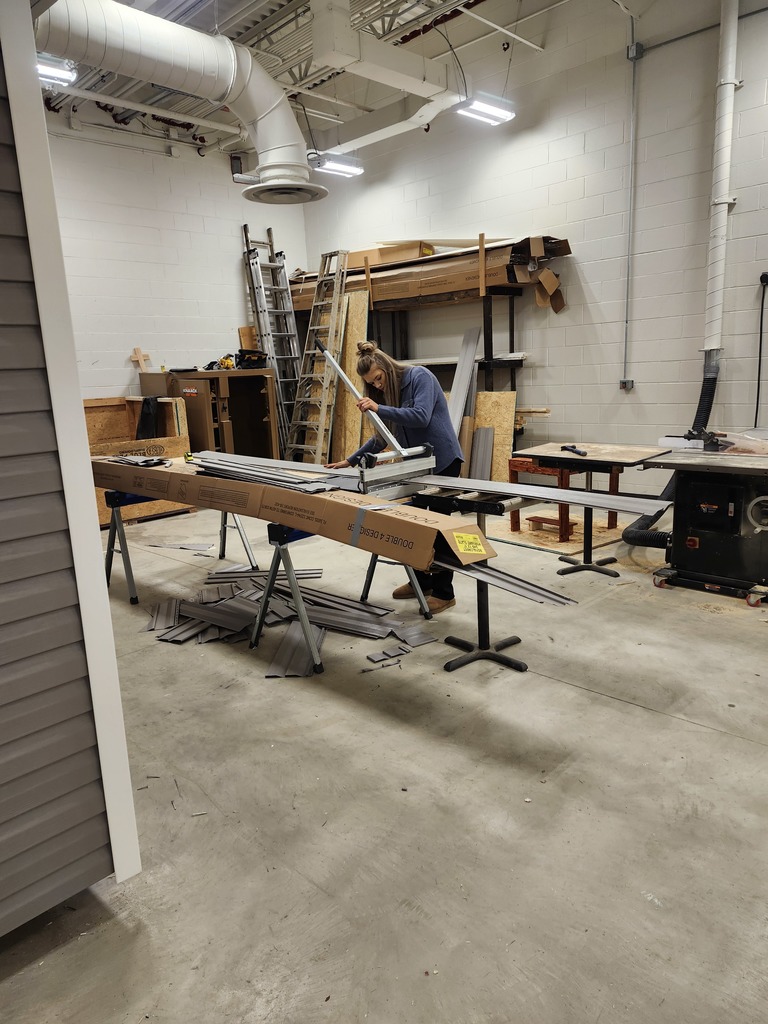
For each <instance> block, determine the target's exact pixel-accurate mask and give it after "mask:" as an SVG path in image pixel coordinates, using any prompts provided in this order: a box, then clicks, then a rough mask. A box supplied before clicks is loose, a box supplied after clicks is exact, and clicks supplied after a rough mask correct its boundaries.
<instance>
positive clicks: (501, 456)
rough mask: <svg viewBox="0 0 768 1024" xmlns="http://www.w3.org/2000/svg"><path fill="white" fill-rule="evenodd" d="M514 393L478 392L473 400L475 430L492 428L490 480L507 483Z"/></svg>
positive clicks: (512, 428)
mask: <svg viewBox="0 0 768 1024" xmlns="http://www.w3.org/2000/svg"><path fill="white" fill-rule="evenodd" d="M516 399H517V392H515V391H478V392H477V396H476V399H475V429H476V430H477V428H478V427H493V428H494V437H493V461H492V463H491V480H498V481H502V482H507V481H508V480H509V468H508V465H507V461H508V459H509V457H510V455H511V454H512V446H513V444H514V437H515V402H516Z"/></svg>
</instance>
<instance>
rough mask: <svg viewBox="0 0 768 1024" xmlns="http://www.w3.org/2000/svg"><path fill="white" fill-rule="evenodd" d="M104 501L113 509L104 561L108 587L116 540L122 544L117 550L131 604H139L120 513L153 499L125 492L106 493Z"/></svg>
mask: <svg viewBox="0 0 768 1024" xmlns="http://www.w3.org/2000/svg"><path fill="white" fill-rule="evenodd" d="M104 500H105V502H106V505H107V508H109V509H112V515H111V517H110V520H109V536H108V537H107V554H106V557H105V559H104V570H105V572H106V575H107V587H109V581H110V578H111V576H112V559H113V558H114V554H115V539H117V540H118V541H119V543H120V547H119V548H117V551H118V552H119V553H120V555H121V556H122V559H123V569H124V570H125V582H126V583H127V584H128V594H129V596H130V599H131V604H138V603H139V595H138V594H137V593H136V583H135V582H134V579H133V569H132V568H131V556H130V555H129V554H128V541H127V540H126V539H125V527H124V525H123V517H122V514H121V512H120V507H121V506H123V505H136V504H139V503H140V502H144V501H152V498H144V497H141V496H140V495H137V494H125V493H124V492H123V491H105V492H104Z"/></svg>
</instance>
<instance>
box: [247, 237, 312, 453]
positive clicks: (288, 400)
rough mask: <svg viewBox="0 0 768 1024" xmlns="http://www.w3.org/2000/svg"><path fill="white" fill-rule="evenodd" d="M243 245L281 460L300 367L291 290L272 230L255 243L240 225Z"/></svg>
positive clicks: (281, 253) (281, 254)
mask: <svg viewBox="0 0 768 1024" xmlns="http://www.w3.org/2000/svg"><path fill="white" fill-rule="evenodd" d="M243 243H244V246H245V248H244V251H243V262H244V264H245V276H246V280H247V282H248V293H249V295H250V298H251V307H252V309H253V318H254V321H255V325H256V331H257V333H258V336H259V344H260V346H261V348H262V349H263V351H264V352H266V355H267V365H268V366H269V368H270V369H271V370H272V372H273V373H274V375H275V391H276V394H277V400H278V401H277V408H278V421H277V425H278V438H279V442H280V454H281V456H282V455H283V453H284V452H285V448H286V444H287V441H288V431H289V426H290V423H291V419H292V417H293V406H294V403H295V401H296V388H297V385H298V383H299V370H300V367H301V348H300V346H299V336H298V331H297V328H296V316H295V314H294V311H293V300H292V299H291V286H290V283H289V281H288V274H287V272H286V269H285V253H283V252H275V244H274V239H273V236H272V228H267V240H266V241H265V242H255V241H253V240H252V239H251V237H250V234H249V231H248V225H247V224H243Z"/></svg>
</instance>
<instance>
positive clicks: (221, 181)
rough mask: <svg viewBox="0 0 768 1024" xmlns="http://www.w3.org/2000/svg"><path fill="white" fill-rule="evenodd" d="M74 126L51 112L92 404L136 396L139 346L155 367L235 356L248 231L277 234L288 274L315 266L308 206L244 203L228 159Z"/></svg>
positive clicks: (85, 387)
mask: <svg viewBox="0 0 768 1024" xmlns="http://www.w3.org/2000/svg"><path fill="white" fill-rule="evenodd" d="M65 123H66V122H64V121H62V119H61V118H60V117H58V116H56V117H51V116H50V115H49V139H50V146H51V159H52V163H53V171H54V182H55V189H56V201H57V205H58V209H59V216H60V221H61V232H62V240H63V245H64V259H65V266H66V274H67V283H68V287H69V294H70V303H71V309H72V318H73V325H74V331H75V340H76V346H77V353H78V363H79V376H80V383H81V387H82V393H83V397H84V398H100V397H110V396H119V395H128V394H134V395H137V394H138V393H139V385H138V376H137V370H136V364H135V363H132V362H131V359H130V354H131V351H132V349H133V348H134V347H135V346H139V347H141V349H142V350H143V351H144V352H146V353H148V354H149V355H150V356H151V360H152V363H151V369H159V368H160V366H161V364H165V365H166V366H167V367H169V368H170V367H173V366H177V367H192V366H204V365H206V364H207V363H209V362H211V361H212V360H214V359H218V358H219V357H220V356H222V355H225V354H226V353H230V352H232V353H233V352H235V351H236V350H237V347H238V344H239V342H238V335H237V328H238V327H241V326H243V325H244V324H248V323H251V322H252V321H251V316H250V307H249V303H248V295H247V290H246V282H245V276H244V270H243V257H242V253H243V241H242V226H243V224H248V226H249V230H250V233H251V237H252V238H253V239H260V240H261V239H265V238H266V229H267V227H271V228H272V229H273V233H274V239H275V245H276V247H277V248H278V249H283V250H284V251H285V253H286V265H287V267H288V269H289V272H290V271H291V270H293V269H294V268H296V267H298V266H300V267H303V268H305V267H306V248H305V242H304V212H303V208H302V207H300V206H299V207H295V206H294V207H269V206H264V205H260V204H257V203H251V202H248V201H246V200H245V199H243V198H242V189H243V186H242V185H236V184H235V183H234V182H233V181H232V176H231V173H230V165H229V158H228V157H225V156H222V155H220V154H210V155H208V156H206V157H200V156H198V155H197V153H196V152H195V151H194V150H193V149H189V148H186V149H185V148H181V147H178V148H179V149H180V151H181V155H180V156H179V157H177V158H174V157H170V156H166V155H164V154H163V153H161V152H157V151H151V150H147V149H136V148H127V147H126V146H125V145H122V144H121V145H119V146H118V145H115V143H114V141H113V140H112V137H111V136H107V135H106V133H105V132H103V130H102V134H103V135H104V136H105V138H104V141H100V142H96V141H88V140H86V139H83V138H80V137H75V138H72V137H66V136H65V135H63V132H62V129H63V126H64V125H65ZM94 132H95V130H93V131H92V134H93V133H94ZM80 134H82V133H80Z"/></svg>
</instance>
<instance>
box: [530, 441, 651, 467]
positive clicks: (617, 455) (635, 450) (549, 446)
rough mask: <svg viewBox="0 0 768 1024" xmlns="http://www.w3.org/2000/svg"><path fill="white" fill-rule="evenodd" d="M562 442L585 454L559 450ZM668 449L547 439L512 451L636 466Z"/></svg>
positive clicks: (533, 455) (550, 457) (641, 445)
mask: <svg viewBox="0 0 768 1024" xmlns="http://www.w3.org/2000/svg"><path fill="white" fill-rule="evenodd" d="M563 444H573V445H575V447H576V448H580V449H581V451H584V452H586V453H587V454H586V456H580V455H575V454H574V453H573V452H564V451H562V450H561V446H562V445H563ZM667 451H669V449H668V448H656V447H655V446H653V445H643V444H596V443H592V442H589V441H562V442H557V441H548V442H547V443H546V444H538V445H535V446H534V447H533V448H523V449H522V450H520V451H515V452H513V453H512V454H513V456H514V457H515V458H523V459H567V460H569V461H570V460H573V461H574V462H578V461H579V459H581V458H583V459H584V462H604V463H606V464H608V465H612V466H636V465H638V463H640V462H645V461H646V460H647V459H654V458H658V456H659V455H663V454H664V453H665V452H667Z"/></svg>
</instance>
